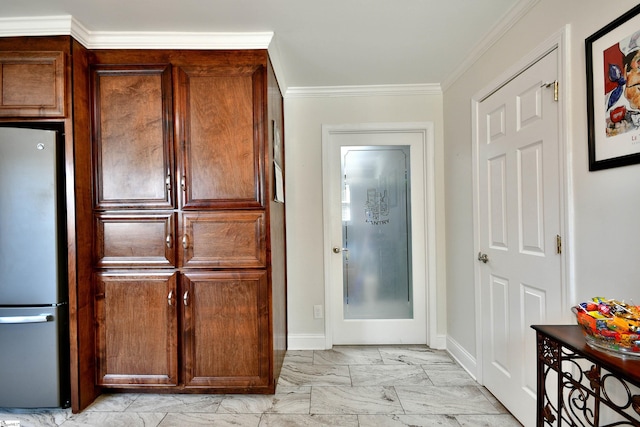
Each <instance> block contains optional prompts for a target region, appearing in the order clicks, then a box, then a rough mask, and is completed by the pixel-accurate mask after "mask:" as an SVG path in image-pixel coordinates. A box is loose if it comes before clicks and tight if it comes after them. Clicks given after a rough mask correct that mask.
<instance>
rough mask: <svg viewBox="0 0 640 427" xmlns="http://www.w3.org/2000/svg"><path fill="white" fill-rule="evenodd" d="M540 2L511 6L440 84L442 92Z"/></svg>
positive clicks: (527, 0)
mask: <svg viewBox="0 0 640 427" xmlns="http://www.w3.org/2000/svg"><path fill="white" fill-rule="evenodd" d="M539 1H540V0H520V2H518V3H517V4H516V5H515V6H513V7H512V8H511V9H510V10H509V12H507V14H505V16H503V17H502V20H501V21H500V23H499V24H498V25H496V26H495V27H494V28H493V30H491V32H489V34H487V35H486V36H485V37H483V38H482V39H481V40H480V41H479V42H478V44H476V46H475V47H474V49H473V50H472V51H471V52H470V53H469V55H467V56H466V59H465V61H464V62H463V63H462V64H460V66H459V67H458V68H457V69H456V70H455V71H454V72H453V73H451V74H450V75H449V77H448V78H446V79H445V80H444V81H443V82H442V83H441V86H442V90H443V91H445V90H447V89H448V88H449V87H451V86H452V85H453V84H454V83H455V82H456V80H458V79H459V78H460V77H461V76H462V74H464V72H465V71H467V70H468V69H469V68H471V66H472V65H473V64H474V63H475V62H476V61H477V60H478V59H480V57H482V55H484V54H485V53H486V51H487V50H489V48H491V46H493V45H494V44H495V43H496V42H497V41H498V40H500V38H501V37H502V36H503V35H504V34H505V33H506V32H507V31H509V29H511V27H513V26H514V25H515V24H516V22H518V21H519V20H520V18H522V17H523V16H524V15H526V14H527V13H528V12H529V11H530V10H531V9H532V8H533V7H534V6H535V5H536V4H537V3H538V2H539Z"/></svg>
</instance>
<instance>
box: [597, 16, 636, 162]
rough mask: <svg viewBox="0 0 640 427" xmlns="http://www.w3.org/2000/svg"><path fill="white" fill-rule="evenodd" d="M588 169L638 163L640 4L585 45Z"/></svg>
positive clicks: (598, 32) (601, 30) (600, 31)
mask: <svg viewBox="0 0 640 427" xmlns="http://www.w3.org/2000/svg"><path fill="white" fill-rule="evenodd" d="M585 49H586V62H587V63H586V68H587V121H588V137H589V170H590V171H595V170H600V169H608V168H613V167H618V166H626V165H631V164H634V163H640V5H639V6H636V7H634V8H633V9H631V10H630V11H628V12H627V13H625V14H624V15H622V16H620V17H619V18H618V19H616V20H614V21H613V22H611V23H610V24H608V25H607V26H605V27H604V28H602V29H600V30H599V31H597V32H596V33H594V34H593V35H591V36H590V37H589V38H587V39H586V40H585Z"/></svg>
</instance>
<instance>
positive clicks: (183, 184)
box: [180, 175, 187, 191]
mask: <svg viewBox="0 0 640 427" xmlns="http://www.w3.org/2000/svg"><path fill="white" fill-rule="evenodd" d="M180 187H181V188H182V191H185V190H186V189H187V177H186V176H184V175H183V176H182V179H181V180H180Z"/></svg>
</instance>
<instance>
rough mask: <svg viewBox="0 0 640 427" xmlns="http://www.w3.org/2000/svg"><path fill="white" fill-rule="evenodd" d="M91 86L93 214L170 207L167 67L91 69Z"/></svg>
mask: <svg viewBox="0 0 640 427" xmlns="http://www.w3.org/2000/svg"><path fill="white" fill-rule="evenodd" d="M92 84H93V116H94V119H93V124H94V126H93V144H94V156H95V159H94V165H95V168H96V171H95V176H96V192H95V194H96V202H95V203H96V208H98V209H109V208H111V209H113V208H140V207H142V208H156V209H162V208H164V209H167V208H171V207H173V201H172V192H171V189H172V188H174V183H173V179H174V177H173V174H172V169H173V161H172V160H173V155H172V148H173V143H172V138H173V133H172V127H171V123H172V110H171V95H170V94H171V73H170V67H169V66H168V65H164V66H128V67H127V66H120V67H118V66H101V67H94V68H93V71H92Z"/></svg>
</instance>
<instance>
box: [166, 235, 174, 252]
mask: <svg viewBox="0 0 640 427" xmlns="http://www.w3.org/2000/svg"><path fill="white" fill-rule="evenodd" d="M172 246H173V239H172V238H171V234H167V248H169V249H171V247H172Z"/></svg>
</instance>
